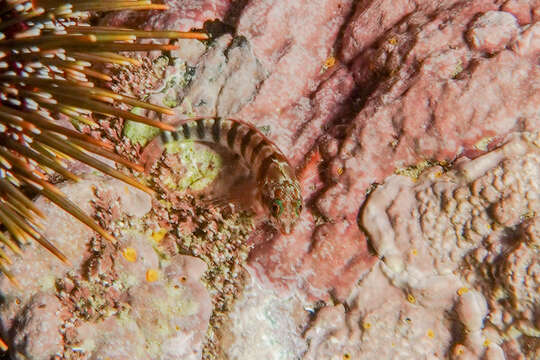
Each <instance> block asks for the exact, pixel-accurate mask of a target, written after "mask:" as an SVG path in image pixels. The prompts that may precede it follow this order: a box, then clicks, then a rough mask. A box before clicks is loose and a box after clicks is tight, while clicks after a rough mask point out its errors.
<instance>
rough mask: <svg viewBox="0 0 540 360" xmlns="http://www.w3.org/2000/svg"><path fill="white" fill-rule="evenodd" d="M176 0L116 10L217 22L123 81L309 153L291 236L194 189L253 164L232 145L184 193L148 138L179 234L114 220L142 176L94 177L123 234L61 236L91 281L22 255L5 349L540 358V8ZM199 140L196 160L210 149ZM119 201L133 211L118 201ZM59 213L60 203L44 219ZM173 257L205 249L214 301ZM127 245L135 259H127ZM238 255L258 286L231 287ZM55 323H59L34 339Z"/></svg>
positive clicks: (242, 274)
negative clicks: (207, 34)
mask: <svg viewBox="0 0 540 360" xmlns="http://www.w3.org/2000/svg"><path fill="white" fill-rule="evenodd" d="M168 3H169V5H170V7H171V8H170V10H168V11H166V12H163V13H155V12H150V13H147V14H137V15H136V14H134V13H133V12H119V13H117V14H112V15H109V16H108V17H107V18H106V19H105V20H104V22H105V23H108V24H113V25H117V26H128V25H129V26H139V27H141V28H146V27H150V26H151V27H152V28H154V29H156V30H159V29H173V28H174V29H176V30H189V28H192V27H195V28H200V27H202V26H203V24H204V22H205V21H206V20H213V19H219V20H221V21H223V23H224V24H225V26H221V27H220V26H216V24H212V26H210V27H209V29H213V30H214V31H215V33H214V35H213V36H214V37H213V39H212V40H211V41H209V42H208V43H202V42H199V41H195V40H180V41H178V44H179V45H180V47H179V49H178V50H175V51H171V52H170V53H168V54H154V53H152V54H151V55H150V56H149V57H148V58H146V59H144V61H143V63H144V64H145V65H144V66H145V67H144V68H143V71H139V72H137V71H136V70H133V71H131V72H129V73H124V74H120V75H118V76H117V77H116V80H117V81H116V82H115V83H114V84H113V86H114V87H115V89H116V90H121V91H125V92H127V93H128V94H130V95H133V96H136V97H144V98H146V97H147V98H148V99H149V100H150V101H151V102H155V103H158V104H160V105H166V106H169V107H171V108H173V109H174V110H175V112H176V115H175V116H172V117H166V116H163V117H162V119H161V120H164V121H170V122H178V120H179V119H182V118H186V117H193V116H207V115H211V116H227V117H232V118H239V119H242V120H244V121H247V122H249V123H251V124H252V125H254V126H256V127H257V128H258V129H259V130H260V131H261V132H263V133H265V134H266V135H267V136H268V137H269V138H270V139H271V140H272V141H274V142H275V143H276V144H277V146H278V147H279V148H280V149H281V150H282V151H283V152H284V153H285V155H286V156H287V157H288V159H289V160H290V161H291V163H292V164H293V165H294V166H295V167H297V173H298V176H299V179H300V181H301V186H302V193H303V197H304V199H305V206H304V210H303V212H302V215H301V218H300V220H299V222H298V223H297V225H296V227H295V230H294V231H293V233H292V234H290V235H281V234H278V232H277V231H275V229H273V228H272V227H271V226H268V224H267V223H265V222H264V219H263V221H259V225H258V226H257V227H256V228H255V229H254V230H253V229H252V228H251V223H250V222H251V218H249V217H245V216H244V213H242V212H241V211H232V212H228V213H227V214H226V211H224V210H223V209H221V208H219V202H220V200H222V199H221V198H218V199H217V201H216V202H215V203H212V202H211V201H207V202H204V201H199V200H200V198H197V197H196V196H199V197H202V196H203V195H211V194H212V191H214V192H217V193H219V194H221V195H227V192H228V189H231V188H230V187H229V185H231V186H232V185H238V183H239V181H238V182H237V181H236V180H240V178H246V177H248V176H247V175H248V170H249V169H246V168H244V167H242V166H241V165H239V166H231V164H230V162H231V161H232V162H235V161H236V160H238V159H236V160H235V159H234V158H233V157H232V156H231V155H230V154H229V155H224V154H220V155H221V156H222V157H221V158H222V159H223V166H224V167H223V169H225V170H223V169H221V174H234V175H235V176H234V177H233V176H217V180H216V182H215V183H214V184H213V185H212V186H210V187H209V189H205V190H204V191H201V192H197V191H192V190H193V189H188V190H189V191H188V193H189V194H188V195H186V193H185V191H184V190H185V189H183V190H182V191H184V192H179V188H178V182H180V181H181V179H180V178H181V177H182V176H183V175H184V172H182V171H184V170H185V169H184V168H182V166H184V165H185V164H181V162H182V161H180V160H179V159H181V158H182V156H183V155H181V154H180V155H174V154H171V153H170V152H169V153H167V155H165V156H162V151H163V149H161V148H159V149H157V148H155V147H153V145H154V144H155V143H152V142H150V145H148V146H147V147H146V148H145V149H141V148H140V147H133V148H130V150H133V149H134V150H133V152H131V153H130V154H131V155H133V156H134V157H137V156H139V155H140V157H141V160H142V161H143V162H145V166H146V170H147V174H146V175H145V176H147V177H148V178H149V179H150V181H151V182H152V184H153V185H154V186H155V187H156V188H157V189H158V194H159V197H158V198H156V199H154V200H153V203H152V208H153V209H152V216H153V220H152V221H153V223H152V226H153V227H151V228H152V229H154V227H155V226H157V225H159V226H163V227H166V228H167V229H166V232H167V231H168V234H167V235H166V236H165V237H164V239H163V242H162V243H161V244H160V246H157V247H155V246H154V245H152V246H151V245H149V243H148V242H147V240H148V236H149V234H147V233H145V232H142V233H141V232H138V233H129V234H126V233H123V232H122V231H123V230H122V229H125V228H124V227H123V225H120V224H119V222H121V223H124V225H125V223H126V222H127V223H128V224H130V226H132V225H134V224H135V225H136V223H137V220H136V219H137V218H139V217H141V216H143V215H144V213H145V212H147V211H148V210H147V208H148V207H149V206H150V205H149V204H150V201H149V200H148V199H146V200H145V199H140V198H139V197H137V196H135V197H132V195H133V193H131V190H130V191H128V192H127V193H126V194H123V193H122V191H119V192H118V193H116V192H113V191H112V190H111V194H118V195H114V196H113V197H112V198H110V197H107V196H108V195H106V194H107V191H102V190H101V189H102V187H103V186H105V185H103V184H101V181H100V185H99V186H96V187H97V189H98V191H97V193H96V195H99V196H98V198H99V199H96V201H95V203H94V204H93V206H90V205H88V204H87V205H88V206H87V207H86V208H85V210H86V211H88V212H91V211H94V210H96V209H97V210H98V211H97V212H96V213H95V215H96V217H97V218H98V219H99V220H100V222H102V223H103V224H104V225H107V226H109V228H110V230H112V231H113V232H116V235H121V236H118V239H119V244H120V245H122V246H123V248H121V249H116V248H115V247H114V246H113V245H112V244H104V243H102V242H101V241H98V239H94V238H90V235H89V234H88V232H87V231H86V229H84V228H82V227H81V228H78V227H76V226H73V227H72V228H70V231H69V234H67V235H66V237H65V238H66V239H68V240H65V241H64V240H62V239H64V237H63V236H64V235H61V236H60V235H59V236H54V234H51V235H49V237H50V238H52V239H55V238H58V239H59V240H58V241H62V242H61V243H60V244H61V245H62V249H63V250H64V252H65V253H66V254H67V255H68V257H69V258H70V259H71V260H72V262H73V263H74V265H73V266H74V268H76V269H78V268H81V267H82V266H83V264H84V266H88V267H87V268H86V269H87V270H88V271H87V273H85V274H84V276H82V275H81V274H79V273H77V272H69V273H67V274H66V273H65V270H64V268H63V267H61V266H60V265H59V264H57V263H56V262H54V261H52V260H50V259H48V257H46V256H44V255H43V253H42V252H39V251H43V250H39V249H37V250H36V251H35V252H26V253H25V254H27V255H25V256H26V258H25V262H24V263H23V262H20V263H18V264H16V266H14V267H13V270H14V272H15V275H16V276H17V277H18V278H19V281H21V282H22V283H23V285H24V286H25V287H26V288H27V289H28V292H26V294H31V293H32V294H34V295H33V296H30V295H25V296H24V297H21V298H20V299H18V298H17V296H16V295H12V293H9V294H8V295H6V302H5V303H4V304H3V308H2V324H3V327H4V329H6V331H8V332H10V334H13V336H12V338H13V349H15V350H16V351H19V352H20V353H21V354H24V355H25V356H27V357H28V356H30V357H32V356H36V357H35V358H38V359H39V357H38V353H39V351H43V352H42V353H39V354H45V355H43V356H44V358H47V356H49V357H50V356H52V355H53V354H55V353H56V352H61V351H66V349H70V350H69V351H71V353H70V354H75V353H76V352H77V351H78V350H77V349H78V348H77V347H76V346H75V345H74V344H81V343H84V341H82V340H84V339H91V340H92V341H90V340H89V341H88V342H87V343H86V345H85V346H90V345H88V344H93V345H92V346H94V347H93V348H92V350H93V351H94V352H93V354H95V355H93V356H95V357H94V358H96V359H98V358H100V356H102V355H103V356H105V354H106V355H107V356H111V355H110V354H113V355H114V356H116V357H117V358H120V359H122V358H130V359H131V358H137V357H136V356H140V358H152V359H153V358H154V357H152V356H153V354H155V353H156V352H159V351H163V352H164V353H167V352H169V353H170V354H172V353H174V354H175V355H174V356H179V357H180V358H181V357H182V356H183V357H185V358H189V356H192V357H194V358H198V357H200V356H201V353H202V356H203V358H205V359H210V358H212V356H213V357H215V358H216V357H217V358H226V357H229V358H239V359H242V358H245V359H250V358H265V359H266V358H268V359H290V358H297V357H304V358H305V359H338V360H339V359H374V358H382V359H423V358H425V359H439V358H451V359H481V358H482V359H488V360H498V359H505V358H506V359H534V358H539V357H540V354H539V350H538V349H539V346H538V336H539V332H538V329H539V328H540V321H539V313H540V309H539V308H538V304H539V303H540V298H539V295H538V294H539V293H538V284H539V283H540V278H539V277H540V269H539V266H540V265H539V263H538V242H539V240H538V239H539V232H540V225H539V224H540V222H539V220H538V211H540V208H539V199H538V194H539V192H540V191H539V187H540V184H539V179H540V167H539V166H540V165H539V164H540V162H539V161H540V160H539V159H540V153H539V150H538V149H539V140H538V134H537V131H538V129H539V128H540V117H539V116H538V114H539V104H540V91H539V86H538V84H539V82H540V68H539V66H538V59H539V56H540V23H539V19H540V4H539V3H538V1H536V0H529V1H528V0H508V1H496V0H470V1H457V0H448V1H428V0H407V1H405V0H404V1H391V0H370V1H352V0H313V1H307V0H300V1H286V0H272V1H268V0H248V1H235V2H230V1H206V0H190V1H182V2H181V1H170V2H168ZM135 15H136V16H135ZM147 115H148V116H158V115H155V114H151V113H149V114H147ZM114 130H115V129H111V131H110V132H111V133H112V132H114ZM196 145H197V146H195V147H193V149H198V151H197V153H199V154H201V153H203V152H205V151H208V152H209V153H211V154H217V153H219V151H217V152H215V153H214V152H212V151H214V150H216V149H213V150H212V149H210V150H209V148H208V147H205V146H204V145H200V144H196ZM123 146H125V147H126V148H129V142H128V141H125V142H124V143H123ZM201 149H202V150H201ZM139 150H140V151H139ZM199 150H200V151H199ZM186 156H187V155H186ZM212 156H214V155H212ZM216 156H217V155H216ZM184 160H185V159H184ZM197 161H198V160H195V161H193V163H195V164H196V163H197ZM239 169H240V170H239ZM213 170H215V171H216V172H219V171H220V170H219V169H217V168H213ZM225 178H226V179H225ZM220 179H221V180H220ZM92 181H93V180H92ZM106 183H107V184H108V182H106ZM190 184H191V183H190ZM70 186H71V185H70ZM224 189H225V190H224ZM190 191H191V193H190ZM81 192H82V190H81ZM91 193H92V191H91V190H88V189H87V190H85V194H87V195H88V196H89V197H91V195H92V194H91ZM193 193H195V195H193ZM129 194H131V195H129ZM192 195H193V196H192ZM81 196H82V195H81ZM92 196H93V195H92ZM118 196H120V197H121V204H122V206H121V207H120V206H119V205H118V204H116V203H115V201H116V200H114V201H112V202H111V201H109V200H107V199H117V197H118ZM223 198H225V201H226V200H228V199H227V197H226V196H223ZM100 199H101V200H100ZM40 201H43V200H38V203H39V202H40ZM109 202H110V203H111V204H112V205H110V206H109ZM130 202H131V203H132V204H139V205H135V206H134V207H131V206H127V205H126V204H128V203H130ZM142 204H144V206H143V205H142ZM195 204H196V205H195ZM201 204H203V205H204V206H203V205H201ZM216 204H217V205H216ZM236 205H238V204H235V206H236ZM247 205H248V206H247V208H249V201H248V204H247ZM124 207H125V208H124ZM238 208H241V209H243V208H242V206H239V207H238ZM238 208H237V209H236V210H238ZM103 209H109V210H110V211H104V210H103ZM129 209H132V210H129ZM133 209H138V212H136V213H135V212H130V211H135V210H133ZM143 210H144V211H143ZM231 214H232V215H231ZM65 221H68V218H67V217H66V216H65V215H62V214H58V216H57V217H51V218H49V220H48V227H50V228H51V229H50V230H48V231H53V230H58V229H62V226H60V225H61V224H62V223H63V222H65ZM130 221H131V223H129V222H130ZM70 226H71V225H70ZM81 226H82V225H81ZM135 228H137V229H140V228H139V227H137V226H135ZM143 228H144V229H145V230H148V231H150V230H149V229H150V228H145V227H144V226H143ZM224 229H225V230H224ZM154 230H155V229H154ZM68 235H69V236H68ZM248 235H249V236H248ZM83 244H88V245H87V247H84V246H83ZM115 246H117V245H115ZM156 248H157V249H159V253H156V250H155V249H156ZM81 249H82V250H81ZM115 250H119V252H115ZM124 250H125V251H124ZM179 251H181V252H182V254H190V255H195V256H197V257H199V258H201V259H203V260H204V261H205V262H206V264H207V265H208V270H207V271H206V272H204V275H202V278H203V280H204V279H206V280H208V282H209V283H212V282H213V284H214V285H213V286H214V287H213V288H212V286H209V289H210V290H209V292H210V295H208V294H207V290H205V289H204V288H203V287H201V286H202V285H201V284H200V282H199V278H200V277H201V273H202V272H203V271H204V265H203V264H202V263H201V262H200V261H198V260H196V259H193V258H191V257H186V255H179V254H178V253H179ZM248 253H249V255H248ZM118 254H121V255H118ZM133 254H137V255H138V257H137V260H136V262H131V261H129V260H127V259H133ZM163 254H165V255H166V257H169V258H170V263H168V264H164V263H162V259H161V256H162V255H163ZM28 257H31V258H30V259H29V258H28ZM30 262H34V263H35V265H33V266H37V269H38V270H30V269H31V267H30V265H29V264H30ZM111 264H115V265H114V266H112V265H111ZM244 265H245V267H246V268H247V271H248V272H249V274H250V275H252V276H251V278H252V279H251V285H250V286H248V287H247V288H246V289H245V293H244V297H243V298H240V299H239V296H240V293H241V289H242V286H243V285H244V284H245V282H247V280H246V279H248V278H249V276H247V275H246V274H247V273H246V271H244V270H243V267H244ZM32 269H33V267H32ZM40 269H41V270H40ZM149 270H159V272H157V273H155V272H148V271H149ZM121 272H128V273H130V274H132V275H131V276H125V277H122V276H120V273H121ZM46 274H47V276H45V275H46ZM179 276H180V277H179ZM57 278H58V279H61V281H56V280H54V281H53V280H52V279H57ZM178 278H180V282H181V284H178V283H177V280H178ZM209 279H210V280H209ZM120 280H121V281H122V284H124V285H122V286H124V287H122V288H120V289H117V288H116V287H115V286H114V284H117V283H118V281H120ZM244 280H246V281H245V282H244ZM2 281H3V282H4V281H5V279H3V280H2ZM125 284H128V285H129V286H128V285H125ZM2 285H4V283H2ZM176 285H178V286H179V288H176ZM207 285H208V284H207ZM3 288H5V286H3ZM128 288H129V291H128ZM55 291H56V292H58V294H56V296H55V295H53V294H55ZM145 294H155V298H154V296H152V299H149V298H148V297H147V296H146V297H145V296H144V295H145ZM209 298H210V299H211V302H209V300H208V299H209ZM85 299H90V300H88V301H86V300H85ZM171 299H172V300H171ZM83 300H85V301H83ZM155 300H159V301H158V302H152V301H155ZM171 301H172V302H175V303H176V302H181V303H182V304H183V306H182V307H181V309H178V308H175V306H174V304H172V303H171ZM235 301H236V304H235ZM126 304H128V305H130V306H131V307H132V309H131V311H128V307H127V306H126ZM194 304H198V305H197V306H195V305H194ZM212 306H214V309H213V313H212V315H211V319H210V321H209V320H208V317H210V312H211V311H212V309H211V307H212ZM302 309H303V310H302ZM53 311H54V312H57V313H58V314H59V315H58V316H57V317H53V316H50V314H51V313H52V312H53ZM178 311H180V312H178ZM183 311H186V312H183ZM163 313H171V314H173V315H172V316H170V317H167V318H166V319H164V318H162V317H160V316H161V315H162V314H163ZM111 314H114V315H119V316H118V317H115V316H111ZM126 314H127V315H129V316H128V318H127V319H126V318H123V317H122V316H127V315H126ZM261 314H263V315H261ZM120 315H121V316H120ZM154 318H156V319H158V323H157V324H156V323H151V322H152V321H151V319H154ZM41 319H43V320H41ZM122 319H123V320H122ZM124 320H125V321H126V322H127V325H126V326H124V325H123V324H120V323H119V321H124ZM98 321H100V322H101V323H100V324H104V325H100V326H101V327H94V323H95V322H98ZM208 323H210V329H211V330H210V331H209V332H208V333H207V339H206V340H207V347H206V348H204V349H203V350H201V347H202V345H201V342H203V341H204V340H203V339H204V335H203V333H204V331H205V329H206V326H207V324H208ZM140 324H144V326H143V325H140ZM121 325H122V326H121ZM163 327H165V330H166V331H164V332H162V331H163V329H164V328H163ZM43 329H59V330H58V331H60V330H61V331H60V334H61V336H56V335H54V336H51V337H47V338H44V337H43V336H41V335H39V334H40V331H43ZM96 329H98V330H99V331H98V330H96ZM100 329H105V330H107V331H109V332H108V333H107V334H115V339H111V336H109V337H107V336H101V335H100V334H101V332H100V331H101V330H100ZM173 330H174V331H178V333H176V332H174V331H173ZM47 331H48V330H47ZM55 334H56V333H55ZM177 334H183V335H182V336H177ZM28 339H31V341H30V340H28ZM253 339H257V341H258V343H257V346H250V343H249V342H250V341H252V340H253ZM113 340H115V341H117V342H113ZM148 342H150V343H151V344H154V345H155V344H160V345H159V346H160V347H150V348H148V347H146V346H145V344H147V343H148ZM128 344H129V345H128ZM208 344H209V345H208ZM77 346H78V345H77ZM44 348H46V349H47V350H41V349H44ZM74 349H75V350H74ZM84 349H85V351H87V349H88V347H85V348H84ZM126 349H133V351H135V350H137V351H139V350H140V352H138V353H137V354H136V355H134V354H133V353H130V354H126V353H125V351H126ZM173 349H174V350H173ZM188 349H191V350H188ZM184 350H185V351H186V352H182V351H184ZM141 354H143V355H141ZM73 356H75V355H73ZM172 356H173V355H171V357H172ZM172 358H174V357H172Z"/></svg>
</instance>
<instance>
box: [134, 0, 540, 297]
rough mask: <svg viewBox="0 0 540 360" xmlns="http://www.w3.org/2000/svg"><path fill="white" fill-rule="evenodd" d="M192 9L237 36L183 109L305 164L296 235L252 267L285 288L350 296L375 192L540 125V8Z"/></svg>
mask: <svg viewBox="0 0 540 360" xmlns="http://www.w3.org/2000/svg"><path fill="white" fill-rule="evenodd" d="M185 3H189V4H198V6H201V8H200V9H210V8H212V9H214V10H215V11H214V12H213V15H212V16H213V17H215V18H218V19H221V20H223V21H225V22H226V23H228V24H229V25H232V26H233V27H234V29H235V30H234V32H235V35H237V36H236V37H231V36H230V35H228V34H226V35H223V36H221V37H218V38H216V39H215V40H214V42H213V43H212V44H211V46H210V48H209V49H207V50H206V51H202V50H201V52H200V53H199V55H197V56H195V57H191V58H190V59H191V60H192V61H193V62H192V63H191V65H192V66H193V69H194V76H193V78H192V81H191V83H190V84H189V86H188V87H187V89H185V91H184V92H182V93H178V94H177V100H178V103H179V104H178V106H177V107H176V109H177V110H178V113H179V114H181V115H182V116H185V115H186V114H187V115H208V114H212V115H214V114H217V115H224V116H233V117H238V118H241V119H244V120H246V121H249V122H251V123H253V124H255V125H256V126H258V127H259V128H260V129H265V131H267V133H268V135H269V137H270V138H271V139H272V140H273V141H275V142H276V143H277V144H278V146H279V147H280V148H281V149H283V150H284V151H285V153H286V155H287V156H288V157H289V158H290V159H291V161H292V162H293V163H294V164H295V165H298V166H299V167H300V168H301V169H302V171H301V176H302V183H303V184H302V185H303V193H304V198H305V199H307V202H308V208H307V210H306V211H304V213H303V218H302V219H301V221H300V223H299V225H298V226H297V228H296V231H295V232H294V233H293V234H292V235H290V236H278V237H274V238H271V239H269V237H271V234H264V235H262V236H258V237H253V238H252V239H251V240H252V243H253V244H254V245H255V248H254V250H253V251H252V252H251V254H250V265H251V266H252V268H254V269H256V270H257V274H258V275H259V276H260V277H261V278H264V279H266V280H268V281H269V282H271V283H272V284H273V285H274V286H275V287H277V288H280V289H282V290H286V289H292V290H300V292H301V293H303V294H306V295H308V296H309V297H310V298H311V299H317V298H324V299H328V298H329V294H333V296H336V297H337V298H339V299H345V298H346V297H347V296H348V294H349V292H350V290H351V289H352V287H353V285H354V284H355V282H356V281H357V280H358V279H359V278H360V277H361V276H362V275H363V274H365V272H366V271H367V270H368V269H369V268H370V267H371V266H372V265H373V263H374V258H373V257H371V256H370V255H369V254H368V251H367V246H366V241H365V237H364V235H363V234H362V232H361V231H359V229H358V226H357V215H358V211H359V209H360V207H361V205H362V203H363V201H364V198H365V193H366V191H367V190H368V189H369V187H370V186H371V184H373V183H377V182H382V181H383V180H384V178H385V177H386V176H388V175H390V174H391V173H393V172H394V171H395V170H396V169H400V168H404V167H407V166H409V165H414V164H416V163H418V162H420V161H423V160H425V159H435V160H446V161H450V160H453V159H455V158H456V157H457V156H458V155H459V154H464V153H465V154H469V155H471V154H472V153H474V152H476V153H478V152H479V150H486V148H487V145H488V144H489V143H490V141H491V140H493V139H495V140H496V139H497V138H498V137H501V136H504V135H505V134H507V133H509V132H511V131H515V130H520V131H523V130H533V129H536V128H538V126H539V118H538V116H537V112H538V104H539V103H540V92H539V91H538V87H537V83H538V79H539V72H540V71H539V68H538V65H537V59H538V53H539V51H540V44H539V42H538V41H537V39H538V32H539V25H538V23H537V21H538V18H539V6H538V2H537V1H505V2H501V1H493V0H492V1H488V0H471V1H465V2H464V1H452V0H449V1H444V2H440V1H437V2H434V1H427V0H425V1H424V0H417V1H397V2H396V1H384V0H376V1H375V0H374V1H360V2H353V1H350V0H349V1H347V0H324V1H323V0H316V1H285V0H283V1H277V0H276V1H263V0H251V1H238V2H233V3H232V5H230V6H229V5H227V4H230V3H229V2H226V1H223V2H210V1H192V2H190V1H188V2H185ZM209 4H213V5H212V6H213V7H212V6H210V5H209ZM222 5H223V6H225V8H226V10H223V8H222ZM189 6H192V5H189ZM193 6H194V5H193ZM218 9H219V10H218ZM203 13H204V12H203V11H201V12H200V14H201V15H202V14H203ZM179 14H181V13H179ZM160 16H164V15H163V14H162V15H160ZM167 16H171V18H170V19H173V15H172V14H169V15H167ZM197 19H198V21H199V20H200V21H202V20H201V19H200V18H197ZM170 21H171V22H174V21H173V20H170ZM169 23H170V22H160V21H158V18H157V17H154V15H150V16H148V17H147V18H145V19H144V20H143V21H141V24H140V26H142V27H144V26H147V24H152V25H153V26H154V27H156V28H166V27H168V26H169ZM180 30H187V29H180ZM238 36H241V37H238ZM246 40H247V41H246ZM185 43H186V42H185ZM188 100H189V101H188Z"/></svg>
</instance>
